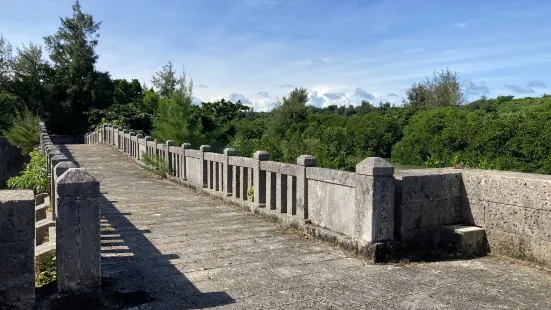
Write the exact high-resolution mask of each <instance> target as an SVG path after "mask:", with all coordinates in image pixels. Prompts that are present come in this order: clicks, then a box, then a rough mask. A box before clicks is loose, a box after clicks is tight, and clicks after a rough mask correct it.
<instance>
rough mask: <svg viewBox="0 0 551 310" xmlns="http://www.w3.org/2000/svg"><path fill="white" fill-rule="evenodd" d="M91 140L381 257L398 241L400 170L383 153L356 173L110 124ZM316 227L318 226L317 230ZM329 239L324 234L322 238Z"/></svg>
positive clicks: (286, 222) (251, 208)
mask: <svg viewBox="0 0 551 310" xmlns="http://www.w3.org/2000/svg"><path fill="white" fill-rule="evenodd" d="M85 141H86V143H88V144H95V143H102V142H105V143H107V144H110V145H112V146H114V147H115V148H117V149H119V150H120V151H121V152H123V153H125V154H126V155H128V156H130V157H131V158H133V159H134V160H136V161H138V162H140V163H143V162H144V157H145V156H147V157H149V158H157V160H158V161H160V162H164V163H165V164H166V167H167V168H168V173H167V177H168V178H169V179H170V180H172V181H175V182H178V183H181V184H184V185H187V186H191V187H193V188H195V189H197V190H201V191H204V192H207V193H209V194H211V195H213V196H217V197H219V198H222V199H224V200H227V201H229V202H232V203H234V204H238V205H240V206H242V207H244V208H247V209H248V210H249V211H250V212H253V213H259V214H263V215H266V216H269V217H272V218H274V219H276V220H278V221H279V222H280V223H282V224H283V225H284V226H286V227H295V228H299V229H302V230H309V231H310V233H314V234H316V235H318V236H320V237H322V238H325V239H334V238H335V236H336V235H338V236H339V238H340V239H342V238H345V239H346V242H341V243H344V244H347V247H348V248H350V249H352V250H354V251H356V252H358V253H363V254H365V255H366V256H370V257H371V258H373V259H374V260H380V259H381V255H383V254H384V253H386V252H385V250H383V249H384V248H385V247H386V246H387V245H389V242H392V241H393V239H394V238H393V229H394V227H393V219H394V209H393V199H394V182H393V177H392V174H393V171H394V168H393V167H392V166H391V165H390V164H389V163H387V162H386V161H384V160H383V159H381V158H368V159H366V160H365V161H363V162H361V163H360V164H358V166H357V172H356V173H353V172H344V171H337V170H331V169H323V168H317V167H315V166H316V159H315V158H314V157H313V156H310V155H302V156H300V157H298V158H297V164H286V163H279V162H274V161H270V160H269V159H270V156H269V154H268V153H267V152H263V151H259V152H256V153H255V154H254V156H253V158H247V157H241V156H237V152H236V150H234V149H231V148H228V149H225V150H224V152H223V153H222V154H218V153H214V152H212V151H211V150H212V149H211V147H210V146H208V145H203V146H201V147H200V148H199V149H198V150H195V149H192V148H191V146H190V145H189V144H187V143H184V144H182V145H180V146H177V145H174V144H173V142H172V141H166V142H165V143H159V142H158V141H156V140H153V139H152V138H151V137H148V136H143V135H138V134H135V133H134V132H132V131H131V130H129V129H120V128H118V127H117V126H113V125H109V124H104V125H103V126H102V127H101V128H100V129H98V130H96V131H94V132H91V133H88V134H87V135H86V136H85ZM312 229H314V230H315V231H312ZM324 236H325V237H324Z"/></svg>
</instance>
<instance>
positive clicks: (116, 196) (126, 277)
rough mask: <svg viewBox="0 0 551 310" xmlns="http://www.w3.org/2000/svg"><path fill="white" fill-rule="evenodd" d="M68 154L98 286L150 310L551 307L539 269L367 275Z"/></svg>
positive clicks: (114, 166) (375, 268)
mask: <svg viewBox="0 0 551 310" xmlns="http://www.w3.org/2000/svg"><path fill="white" fill-rule="evenodd" d="M67 148H68V149H69V151H70V153H71V154H72V155H73V156H74V159H75V160H76V161H77V162H78V163H79V164H80V166H81V167H82V168H85V169H87V170H88V171H89V172H90V174H91V175H93V176H94V177H96V178H97V179H98V180H99V181H100V184H101V189H102V193H103V194H104V195H105V198H106V201H105V204H104V205H103V206H102V237H101V239H102V248H101V252H102V270H103V277H104V278H111V279H113V280H114V282H115V283H116V285H117V286H118V287H120V288H121V289H122V290H127V291H142V292H149V294H150V297H152V298H155V299H156V301H153V302H151V303H150V304H149V307H150V309H189V308H208V307H222V308H227V309H257V308H262V309H270V308H274V309H320V308H321V309H326V308H327V309H331V307H333V309H440V308H442V309H448V308H449V309H454V308H457V309H480V308H493V309H496V308H500V307H502V308H505V309H507V308H509V309H521V308H526V309H546V308H547V309H548V308H549V307H551V294H550V293H551V277H550V276H549V274H546V273H545V272H544V271H539V270H537V269H533V268H530V267H526V266H521V265H516V264H511V263H510V262H507V261H503V260H500V259H497V258H493V257H491V258H490V257H487V258H480V259H474V260H450V261H440V262H430V263H410V264H384V265H373V264H372V263H370V262H368V261H366V260H365V259H361V258H358V257H356V256H355V255H351V254H350V253H348V252H346V251H342V250H340V249H338V248H335V247H332V246H331V245H329V244H326V243H323V242H320V241H316V240H313V239H310V238H308V239H307V238H305V237H304V235H302V234H298V233H293V232H292V231H287V232H286V231H283V230H282V229H281V228H280V227H279V225H277V224H275V223H271V222H268V221H266V220H265V219H263V218H260V217H258V216H253V215H251V214H250V212H246V211H243V210H241V209H239V208H237V207H235V206H232V205H229V204H227V203H224V202H222V201H220V200H216V199H213V198H212V197H209V196H207V195H205V194H199V193H197V192H195V191H194V190H191V189H188V188H183V187H182V186H179V185H177V184H174V183H172V182H169V181H167V180H166V179H162V178H160V177H158V176H156V175H155V174H153V173H151V172H147V171H144V170H143V169H142V168H140V167H139V166H138V165H137V164H136V163H134V162H133V161H132V160H130V159H129V158H125V156H124V155H123V154H121V153H120V152H119V151H117V150H115V149H114V148H112V147H111V146H109V145H106V144H93V145H68V146H67ZM147 309H149V308H147Z"/></svg>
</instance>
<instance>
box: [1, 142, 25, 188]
mask: <svg viewBox="0 0 551 310" xmlns="http://www.w3.org/2000/svg"><path fill="white" fill-rule="evenodd" d="M23 160H24V158H23V156H22V155H21V153H20V152H19V149H17V148H16V147H14V146H12V145H11V144H9V142H8V139H6V137H2V136H0V188H4V187H5V183H6V181H7V180H8V179H9V178H11V177H13V176H16V175H17V174H19V172H21V170H23Z"/></svg>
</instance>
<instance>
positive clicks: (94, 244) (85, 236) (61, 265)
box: [56, 168, 101, 292]
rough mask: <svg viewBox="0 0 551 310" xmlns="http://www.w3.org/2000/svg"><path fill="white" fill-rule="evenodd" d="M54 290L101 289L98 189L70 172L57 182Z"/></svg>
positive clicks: (73, 170)
mask: <svg viewBox="0 0 551 310" xmlns="http://www.w3.org/2000/svg"><path fill="white" fill-rule="evenodd" d="M56 189H57V192H56V194H57V207H58V210H59V212H58V219H57V221H56V238H57V240H56V241H57V242H56V263H57V289H58V291H59V292H71V291H80V290H84V291H88V290H91V292H95V291H96V290H95V289H99V287H100V286H101V255H100V251H101V244H100V201H99V199H100V195H101V194H100V185H99V182H98V181H97V180H96V179H95V178H93V177H92V176H91V175H90V174H88V172H87V171H86V170H84V169H78V168H71V169H69V170H67V171H66V172H65V173H64V174H62V175H61V176H60V177H59V178H58V179H57V182H56Z"/></svg>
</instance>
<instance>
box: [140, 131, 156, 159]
mask: <svg viewBox="0 0 551 310" xmlns="http://www.w3.org/2000/svg"><path fill="white" fill-rule="evenodd" d="M150 141H153V138H151V137H150V136H145V153H146V154H148V155H150V154H149V153H148V148H147V142H150ZM141 159H143V156H142V154H140V160H141Z"/></svg>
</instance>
